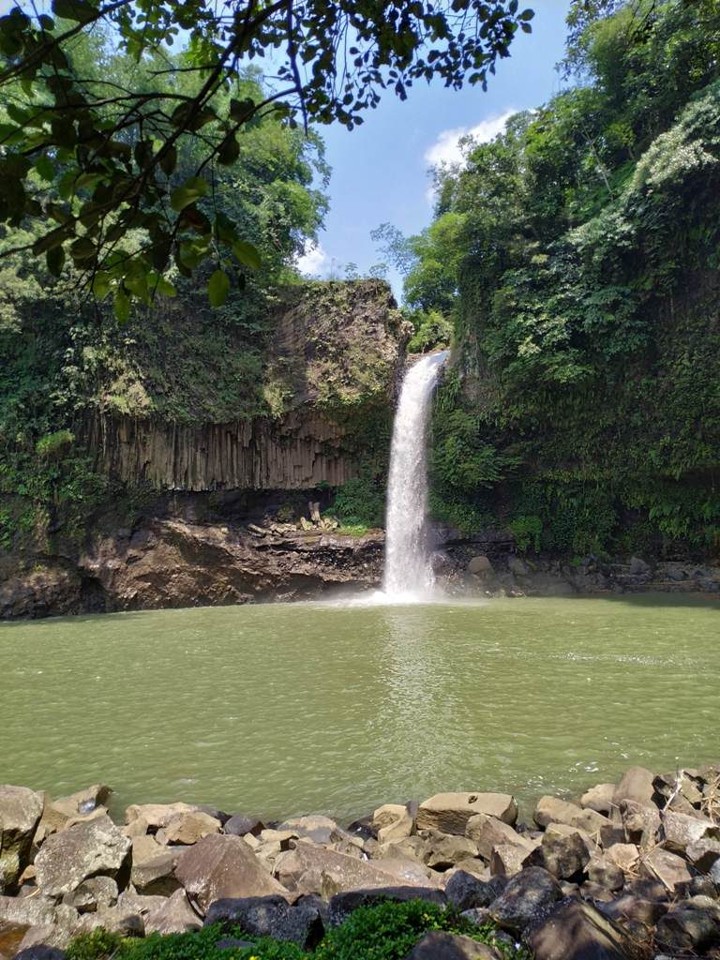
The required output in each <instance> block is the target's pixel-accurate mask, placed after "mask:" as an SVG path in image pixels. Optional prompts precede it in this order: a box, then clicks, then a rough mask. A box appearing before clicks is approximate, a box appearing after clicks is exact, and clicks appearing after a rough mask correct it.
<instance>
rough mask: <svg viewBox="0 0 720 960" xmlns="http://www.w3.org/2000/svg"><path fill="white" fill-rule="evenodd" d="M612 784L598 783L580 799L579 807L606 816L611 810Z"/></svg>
mask: <svg viewBox="0 0 720 960" xmlns="http://www.w3.org/2000/svg"><path fill="white" fill-rule="evenodd" d="M615 790H616V786H615V784H614V783H599V784H597V786H595V787H591V788H590V790H587V791H586V792H585V793H584V794H583V795H582V797H580V806H581V807H585V808H587V809H589V810H594V811H595V812H596V813H602V814H603V815H604V816H607V815H608V814H609V813H610V811H611V810H612V809H613V797H614V795H615Z"/></svg>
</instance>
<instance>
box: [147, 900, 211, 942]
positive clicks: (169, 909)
mask: <svg viewBox="0 0 720 960" xmlns="http://www.w3.org/2000/svg"><path fill="white" fill-rule="evenodd" d="M201 927H202V921H201V920H200V918H199V917H198V915H197V914H196V913H195V911H194V910H193V909H192V907H191V906H190V903H189V902H188V898H187V894H186V893H185V891H184V890H176V891H175V893H173V894H172V896H170V897H168V899H167V900H165V902H164V903H163V904H161V905H160V906H158V907H157V908H156V909H154V910H151V911H150V913H148V915H147V917H145V933H162V934H167V933H189V932H190V931H192V930H199V929H200V928H201Z"/></svg>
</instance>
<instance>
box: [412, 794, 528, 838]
mask: <svg viewBox="0 0 720 960" xmlns="http://www.w3.org/2000/svg"><path fill="white" fill-rule="evenodd" d="M478 813H484V814H487V815H488V816H491V817H497V819H498V820H502V821H504V822H505V823H509V824H514V823H515V821H516V820H517V814H518V811H517V804H516V802H515V800H514V798H513V797H511V796H510V795H509V794H507V793H438V794H435V796H433V797H430V798H429V799H428V800H425V801H424V802H423V803H421V804H420V806H419V807H418V812H417V817H416V820H415V827H416V829H417V830H439V831H440V832H441V833H456V834H460V835H461V836H462V835H464V833H465V828H466V827H467V823H468V820H469V819H470V818H471V817H473V816H475V815H476V814H478Z"/></svg>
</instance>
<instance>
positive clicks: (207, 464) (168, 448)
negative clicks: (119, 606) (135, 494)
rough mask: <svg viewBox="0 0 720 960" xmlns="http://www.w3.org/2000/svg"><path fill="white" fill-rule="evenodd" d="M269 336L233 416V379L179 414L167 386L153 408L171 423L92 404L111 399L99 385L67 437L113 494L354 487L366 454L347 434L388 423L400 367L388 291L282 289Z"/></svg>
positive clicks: (176, 386) (366, 284) (217, 382)
mask: <svg viewBox="0 0 720 960" xmlns="http://www.w3.org/2000/svg"><path fill="white" fill-rule="evenodd" d="M187 322H188V324H190V325H191V324H192V319H188V321H187ZM268 331H269V332H268V335H267V345H266V350H265V354H264V356H263V357H262V360H261V363H260V365H259V370H258V374H257V383H256V384H255V385H254V390H252V391H251V390H249V389H248V385H247V383H246V382H245V383H244V384H242V386H240V385H238V387H237V390H236V393H237V399H236V402H235V403H234V404H233V399H232V394H233V380H234V378H235V377H236V376H237V373H236V371H234V370H233V369H232V368H230V370H229V371H225V370H223V369H220V370H219V371H218V376H217V377H216V378H215V379H214V380H212V379H211V380H210V381H209V382H208V383H207V387H206V390H207V393H206V396H204V397H203V398H201V399H200V401H199V402H196V403H195V405H194V408H192V407H190V406H186V407H184V408H183V406H182V404H181V399H182V395H183V394H184V393H185V394H189V393H190V392H191V390H192V385H191V384H188V383H183V382H182V379H176V380H175V381H174V382H173V383H172V384H171V385H170V392H175V393H176V394H178V398H177V399H176V400H173V398H172V397H171V396H168V395H167V393H168V386H167V385H166V386H165V388H164V389H165V391H166V392H165V396H164V397H163V407H164V408H166V409H169V410H177V411H178V412H177V413H174V414H171V415H170V416H167V415H165V416H163V415H162V412H161V411H162V407H160V404H158V403H157V402H155V403H152V402H151V403H149V404H148V403H147V402H146V401H144V402H143V403H136V404H135V407H134V408H133V407H132V406H129V407H128V406H125V407H123V406H122V405H120V404H118V403H117V402H107V399H106V400H104V401H103V395H104V396H105V398H108V397H114V396H115V395H114V394H113V391H112V389H111V385H110V384H106V385H104V387H103V388H102V389H101V390H100V391H99V403H98V404H97V405H96V406H95V408H94V409H93V410H92V411H91V412H89V414H88V415H86V416H84V417H82V418H81V419H80V420H79V423H78V425H77V431H76V432H77V435H78V437H79V439H80V440H81V442H83V443H84V444H85V445H86V446H87V447H88V448H89V449H90V451H91V452H92V454H93V457H94V462H95V467H96V469H97V470H99V471H100V472H101V473H103V474H105V475H107V476H109V477H111V478H113V479H116V480H119V481H121V482H123V483H137V482H144V483H148V484H149V485H150V486H151V487H153V488H155V489H159V490H187V491H206V490H218V489H225V490H228V489H240V490H243V489H245V490H280V489H288V490H297V489H310V488H313V487H317V486H318V485H329V486H333V487H335V486H340V485H342V484H343V483H345V482H346V481H347V480H349V479H351V478H353V477H355V476H357V475H358V473H359V471H360V470H361V468H362V465H363V463H364V462H365V460H366V458H367V450H366V449H364V447H365V443H364V441H365V437H364V436H363V443H360V442H359V441H358V438H357V437H356V436H355V434H356V431H357V430H358V429H360V430H361V432H363V430H362V428H363V426H364V424H366V422H367V419H368V418H370V419H372V418H375V419H376V420H380V421H382V422H383V423H385V424H387V423H388V422H389V419H390V416H391V409H392V404H393V398H394V393H395V390H396V385H397V381H398V377H399V372H400V369H401V367H402V364H403V361H404V347H405V342H406V339H407V336H406V331H405V329H404V326H403V324H402V321H401V318H400V314H399V313H398V311H397V309H396V307H395V303H394V301H393V299H392V295H391V293H390V290H389V288H388V287H387V285H386V284H385V283H383V282H380V281H373V280H370V281H358V282H353V283H315V284H308V285H304V286H302V287H295V288H289V289H288V290H286V291H284V292H283V294H282V295H281V297H280V298H279V302H278V303H277V304H276V305H275V306H274V307H273V309H272V311H271V317H270V319H269V322H268ZM182 333H183V326H182V324H181V326H180V329H179V334H180V336H182ZM230 348H231V346H230ZM237 348H238V349H239V350H241V349H242V346H241V345H238V347H237ZM224 349H228V346H225V347H224ZM210 362H211V358H210V357H208V363H210ZM246 379H247V378H246ZM133 388H134V389H133ZM147 388H148V387H147V382H145V383H143V384H142V392H141V391H140V390H139V389H138V388H137V385H132V387H128V386H126V388H125V395H126V397H131V396H134V397H139V396H143V398H144V397H145V396H146V395H147ZM248 394H251V395H252V396H253V397H254V400H255V402H254V403H253V404H252V405H250V404H248V400H247V398H248ZM148 407H149V408H150V409H149V410H148ZM153 407H155V408H156V409H154V410H153V409H152V408H153ZM233 407H234V408H235V409H233ZM125 411H127V412H125ZM228 414H235V416H233V417H232V419H230V417H229V416H228ZM219 417H220V418H222V419H220V420H219V419H218V418H219ZM383 433H385V434H386V433H387V431H386V430H385V431H383V430H381V431H380V434H381V435H382V434H383ZM376 439H377V440H380V439H381V437H380V436H379V437H377V438H376ZM376 452H377V451H376ZM380 453H381V454H382V451H380Z"/></svg>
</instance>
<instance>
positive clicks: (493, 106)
mask: <svg viewBox="0 0 720 960" xmlns="http://www.w3.org/2000/svg"><path fill="white" fill-rule="evenodd" d="M527 5H528V6H531V7H533V8H534V9H535V19H534V20H533V32H532V33H531V34H520V36H519V37H518V38H517V39H516V40H515V41H514V42H513V44H512V46H511V50H512V56H511V57H509V58H508V59H506V60H502V61H500V63H499V64H498V68H497V74H496V76H495V77H491V79H490V82H489V84H488V90H487V92H486V93H483V91H482V90H481V89H479V88H468V89H465V90H461V91H459V92H458V91H452V90H447V89H445V88H444V87H442V86H441V85H440V84H430V85H425V84H423V85H422V86H413V88H412V89H411V90H409V91H408V99H407V100H406V101H404V102H400V101H399V100H397V98H396V97H395V96H394V95H393V94H392V93H390V92H388V93H387V94H386V96H385V97H384V99H383V100H382V101H381V103H380V106H379V107H378V108H377V109H376V110H374V111H369V112H368V113H366V114H365V122H364V124H363V125H362V126H361V127H358V128H356V129H355V130H353V131H347V130H345V129H344V128H342V127H339V126H331V127H323V128H321V129H320V131H319V132H320V134H321V135H322V137H323V138H324V140H325V143H326V148H327V161H328V163H329V164H330V166H331V167H332V170H333V174H332V179H331V182H330V213H329V215H328V216H327V218H326V224H325V230H324V231H323V232H322V234H321V236H320V238H319V240H320V247H319V250H317V251H314V252H311V254H310V256H307V257H305V258H304V259H303V261H302V262H301V267H302V268H304V270H305V272H307V273H309V274H312V275H316V276H327V275H328V273H329V272H333V273H335V274H339V275H342V270H343V267H344V265H345V264H346V263H349V262H352V263H356V264H357V265H358V268H359V271H360V273H361V274H362V273H363V272H364V271H366V270H367V269H368V268H369V267H370V266H372V265H373V264H375V263H377V262H378V261H379V260H381V259H382V257H381V255H380V253H379V251H378V250H377V248H376V246H375V244H374V243H373V242H372V240H371V239H370V231H371V230H373V229H375V227H377V226H379V225H380V224H381V223H383V222H386V221H387V222H390V223H392V224H393V225H394V226H396V227H399V228H400V230H402V232H403V233H404V234H406V235H410V234H413V233H418V232H419V231H420V230H422V229H423V227H426V226H427V225H428V224H429V223H430V220H431V218H432V203H431V199H430V196H429V188H430V183H431V179H430V177H429V175H428V170H429V168H430V166H431V164H432V162H433V161H437V160H439V159H442V158H447V159H450V158H452V157H453V156H455V157H457V156H458V154H457V148H456V147H455V144H456V141H457V138H458V136H460V135H461V134H462V133H467V132H468V131H469V130H470V129H472V128H478V129H477V132H478V133H479V135H480V136H481V137H482V138H483V139H490V138H491V137H492V135H493V134H495V133H497V131H498V130H499V129H500V128H501V126H502V121H503V118H505V117H507V116H508V115H509V114H510V113H513V112H516V111H518V110H525V109H529V108H532V107H537V106H540V104H542V103H545V102H546V101H547V100H549V98H550V97H551V96H553V94H555V93H558V92H559V91H560V90H561V89H563V83H562V81H561V79H560V76H559V74H558V73H557V72H556V70H555V64H556V63H557V62H558V61H559V60H560V59H561V57H562V55H563V50H564V41H565V34H566V29H565V16H566V14H567V10H568V7H569V0H536V2H535V3H530V2H529V3H528V4H527ZM393 279H394V284H393V285H394V287H395V288H396V293H399V287H398V283H397V278H393Z"/></svg>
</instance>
